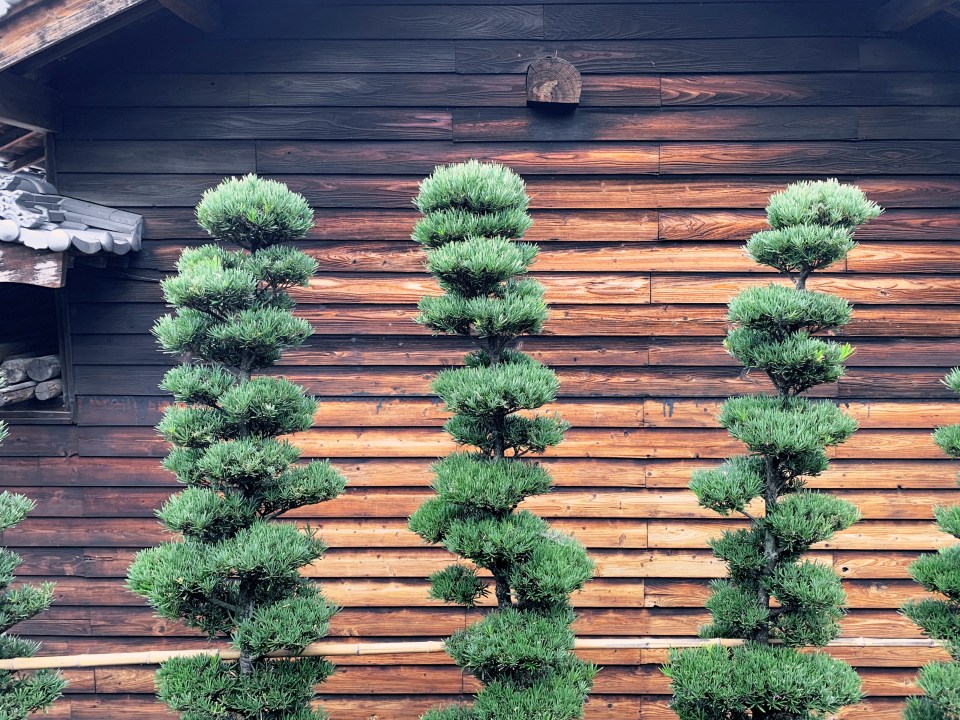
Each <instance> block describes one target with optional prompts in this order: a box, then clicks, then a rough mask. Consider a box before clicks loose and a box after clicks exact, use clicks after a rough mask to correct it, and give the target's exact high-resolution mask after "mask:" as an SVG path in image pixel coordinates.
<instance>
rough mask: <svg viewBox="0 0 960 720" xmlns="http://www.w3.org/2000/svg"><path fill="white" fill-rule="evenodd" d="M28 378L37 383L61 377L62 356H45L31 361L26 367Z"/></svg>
mask: <svg viewBox="0 0 960 720" xmlns="http://www.w3.org/2000/svg"><path fill="white" fill-rule="evenodd" d="M26 371H27V377H29V378H30V379H31V380H36V381H37V382H43V381H44V380H51V379H52V378H56V377H60V356H59V355H44V356H43V357H38V358H33V359H31V360H30V361H29V362H28V363H27V366H26Z"/></svg>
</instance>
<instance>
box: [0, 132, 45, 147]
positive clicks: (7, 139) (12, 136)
mask: <svg viewBox="0 0 960 720" xmlns="http://www.w3.org/2000/svg"><path fill="white" fill-rule="evenodd" d="M31 135H36V131H34V130H27V129H26V128H21V127H17V128H13V129H12V130H7V131H6V132H4V133H0V153H3V152H4V151H6V150H8V149H10V148H12V147H13V146H14V145H17V144H18V143H19V142H20V141H21V140H26V139H27V138H28V137H30V136H31Z"/></svg>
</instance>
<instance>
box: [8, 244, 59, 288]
mask: <svg viewBox="0 0 960 720" xmlns="http://www.w3.org/2000/svg"><path fill="white" fill-rule="evenodd" d="M63 271H64V264H63V253H55V252H49V251H48V250H31V249H30V248H28V247H26V246H24V245H21V244H20V243H0V283H8V282H13V283H25V284H27V285H39V286H40V287H49V288H58V287H63V281H64V272H63Z"/></svg>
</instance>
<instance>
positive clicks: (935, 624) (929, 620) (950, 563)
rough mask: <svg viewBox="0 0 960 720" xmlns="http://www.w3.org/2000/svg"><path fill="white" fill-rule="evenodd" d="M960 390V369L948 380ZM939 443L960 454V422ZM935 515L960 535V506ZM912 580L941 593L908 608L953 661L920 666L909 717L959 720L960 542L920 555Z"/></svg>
mask: <svg viewBox="0 0 960 720" xmlns="http://www.w3.org/2000/svg"><path fill="white" fill-rule="evenodd" d="M943 382H944V384H945V385H946V386H947V387H949V388H950V389H951V390H953V391H954V392H960V368H954V369H953V370H951V371H950V372H949V373H948V374H947V376H946V377H945V378H944V380H943ZM933 440H934V442H935V443H936V444H937V445H939V446H940V449H942V450H943V451H944V452H945V453H946V454H947V455H949V456H950V457H952V458H960V425H948V426H946V427H941V428H938V429H937V431H936V432H935V433H934V434H933ZM933 513H934V516H935V517H936V519H937V525H938V526H939V527H940V529H941V530H943V532H945V533H947V534H949V535H953V536H954V537H955V538H960V505H947V506H940V507H935V508H934V509H933ZM910 574H911V575H913V579H914V580H916V581H917V582H918V583H920V584H921V585H923V587H925V588H926V589H927V590H929V591H930V592H932V593H936V594H937V596H938V597H930V598H924V599H923V600H915V601H913V602H909V603H906V604H905V605H904V606H903V608H902V609H903V613H904V614H905V615H906V616H907V617H908V618H910V619H911V620H912V621H913V622H915V623H916V624H917V625H919V626H920V627H921V628H922V629H923V632H924V634H925V635H928V636H929V637H931V638H933V639H935V640H938V641H939V642H940V644H941V645H942V646H943V648H944V649H945V650H946V651H947V652H948V653H949V654H950V662H936V663H930V664H928V665H926V666H925V667H924V668H922V669H921V670H920V675H919V677H918V678H917V684H918V685H919V686H920V689H921V690H923V695H919V696H916V697H911V698H909V699H908V700H907V706H906V710H905V711H904V718H905V720H958V718H960V545H951V546H950V547H946V548H943V549H942V550H940V551H939V552H937V553H935V554H930V555H921V556H920V557H919V558H918V559H917V560H916V562H914V563H913V564H912V565H911V566H910Z"/></svg>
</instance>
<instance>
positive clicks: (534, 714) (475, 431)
mask: <svg viewBox="0 0 960 720" xmlns="http://www.w3.org/2000/svg"><path fill="white" fill-rule="evenodd" d="M415 204H416V206H417V208H418V209H419V210H420V211H421V212H422V213H423V215H424V217H423V218H422V219H421V220H420V221H419V222H418V223H417V225H416V227H415V229H414V232H413V238H414V240H416V241H417V242H419V243H420V244H421V245H422V246H423V247H424V248H425V250H426V254H427V260H426V266H427V270H428V271H429V272H430V273H431V274H432V275H433V276H434V277H435V278H436V279H437V282H438V283H439V285H440V287H441V289H442V290H443V291H444V294H443V295H441V296H439V297H424V298H422V299H421V301H420V306H419V308H420V315H419V317H418V318H417V322H419V323H421V324H422V325H424V326H426V327H427V328H429V329H430V330H432V331H433V332H434V333H436V334H448V335H462V336H466V337H470V338H472V339H473V340H474V341H475V343H476V346H477V350H476V351H475V352H472V353H470V354H469V355H467V356H466V359H465V360H466V363H465V367H461V368H455V369H449V370H444V371H443V372H441V373H440V374H439V375H438V376H437V378H436V380H435V381H434V383H433V385H432V387H433V390H434V392H436V393H437V394H438V395H439V396H440V398H441V399H442V400H443V402H444V406H445V408H446V409H447V410H449V411H450V412H452V413H454V416H453V418H451V419H450V420H449V421H448V422H447V424H446V425H445V428H444V429H445V430H446V431H447V432H448V433H449V434H450V435H451V436H452V437H453V438H454V440H456V441H457V443H459V444H460V445H463V446H467V447H469V448H471V449H470V450H464V451H460V452H457V453H454V454H452V455H450V456H449V457H447V458H444V459H442V460H440V461H439V462H437V463H436V464H435V465H434V466H433V471H434V475H435V479H434V482H433V488H434V490H436V493H437V494H436V496H435V497H432V498H430V499H429V500H427V501H426V502H425V503H424V504H423V505H421V506H420V508H419V509H418V510H417V511H416V512H415V513H414V514H413V515H412V516H411V518H410V527H411V529H412V530H413V531H414V532H416V533H417V534H418V535H420V536H421V537H422V538H424V539H425V540H426V541H427V542H430V543H434V544H440V545H443V546H444V547H446V548H447V549H448V550H450V551H451V552H453V553H455V554H457V555H460V556H461V557H463V558H465V559H466V560H468V561H470V563H472V565H467V564H463V563H456V564H453V565H450V566H449V567H447V568H446V569H444V570H441V571H440V572H438V573H435V574H434V575H433V576H431V578H430V582H431V591H430V592H431V595H432V596H433V597H435V598H438V599H440V600H443V601H445V602H448V603H455V604H459V605H467V606H473V605H474V604H475V602H476V601H477V600H478V599H479V598H480V597H482V596H484V595H487V594H488V592H489V590H488V582H489V581H488V580H487V578H486V576H484V575H481V574H480V573H478V571H477V568H479V569H481V570H484V571H486V572H487V573H489V575H491V576H492V584H493V588H494V594H495V596H496V601H497V607H496V609H495V610H493V611H491V612H489V613H488V614H487V615H486V616H485V617H484V618H483V619H482V620H480V621H479V622H477V623H474V624H473V625H471V626H470V627H468V628H466V629H465V630H461V631H458V632H456V633H455V634H454V635H453V636H452V637H450V638H449V639H448V640H447V643H446V645H447V650H448V652H449V653H450V655H451V656H452V657H453V659H454V660H455V661H456V662H457V664H458V665H459V666H460V667H461V668H463V669H464V670H465V671H466V672H468V673H470V674H472V675H473V676H474V677H476V678H477V679H478V680H479V681H480V682H481V683H482V684H483V688H482V689H481V690H480V691H479V692H478V693H477V695H476V697H475V698H474V702H473V703H472V704H471V705H466V704H462V705H453V706H449V707H446V708H443V709H438V710H431V711H430V712H428V713H427V714H426V715H424V720H572V719H573V718H579V717H581V716H582V714H583V704H584V702H585V701H586V697H587V693H588V692H589V691H590V688H591V686H592V682H593V676H594V674H595V672H596V668H594V667H593V666H592V665H590V664H589V663H585V662H583V661H581V660H579V659H578V658H577V657H575V656H574V655H573V652H572V650H573V643H574V636H573V632H572V630H571V628H570V626H571V624H572V623H573V620H574V613H573V610H572V609H571V605H570V597H569V596H570V593H572V592H573V591H575V590H577V589H579V588H580V587H581V586H582V585H583V584H584V583H585V582H586V581H587V580H588V579H589V578H590V577H591V574H592V571H593V564H592V563H591V561H590V560H589V558H588V557H587V554H586V551H585V550H584V548H583V547H582V546H581V545H580V544H579V543H578V542H576V541H575V540H574V539H573V538H571V537H569V536H567V535H563V534H561V533H559V532H557V531H555V530H551V529H550V527H549V525H548V524H547V523H546V522H545V521H544V520H542V519H541V518H539V517H537V516H536V515H534V514H533V513H531V512H530V511H528V510H519V511H518V510H517V506H518V505H519V504H520V503H521V502H522V501H523V500H524V498H527V497H530V496H533V495H540V494H543V493H546V492H548V491H549V490H550V488H551V479H550V476H549V474H548V473H547V470H546V469H545V468H544V467H543V466H542V465H540V464H537V463H533V462H529V461H524V460H522V459H521V458H522V457H523V456H526V455H529V454H532V453H541V452H543V451H544V450H546V449H547V448H549V447H552V446H554V445H557V444H558V443H559V442H560V441H561V440H562V439H563V434H564V431H565V430H566V428H567V425H566V423H564V422H563V421H562V420H561V419H560V418H559V417H557V416H554V415H541V414H536V413H531V412H529V411H533V410H536V409H537V408H539V407H541V406H543V405H544V404H546V403H548V402H551V401H552V400H553V399H554V398H555V396H556V393H557V389H558V382H557V377H556V375H555V374H554V373H553V371H552V370H550V369H549V368H548V367H546V366H544V365H541V364H540V363H538V362H536V361H534V360H533V359H532V358H531V357H529V356H528V355H525V354H524V353H522V352H519V351H518V350H516V349H513V348H512V347H511V346H512V345H513V343H514V340H515V339H516V338H517V337H518V336H520V335H524V334H533V333H538V332H540V330H541V328H542V327H543V324H544V322H545V321H546V319H547V305H546V303H545V302H544V299H543V287H542V286H541V285H540V283H538V282H537V281H536V280H533V279H531V278H521V277H520V276H522V275H524V274H525V273H526V272H527V268H528V267H529V266H530V264H531V263H532V262H533V260H534V258H535V257H536V254H537V247H536V245H533V244H530V243H523V242H517V239H518V238H520V237H522V236H523V234H524V232H525V231H526V230H527V229H528V228H529V227H530V224H531V221H530V218H529V217H528V216H527V213H526V209H527V204H528V198H527V195H526V189H525V187H524V183H523V181H522V180H521V179H520V178H519V177H518V176H517V175H515V174H514V173H513V172H512V171H511V170H509V169H508V168H505V167H503V166H502V165H496V164H484V163H479V162H477V161H475V160H472V161H470V162H467V163H462V164H459V165H449V166H444V167H439V168H437V169H436V170H435V171H434V173H433V175H431V176H430V177H428V178H427V179H426V180H424V181H423V182H422V183H421V185H420V194H419V195H418V196H417V198H416V200H415Z"/></svg>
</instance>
